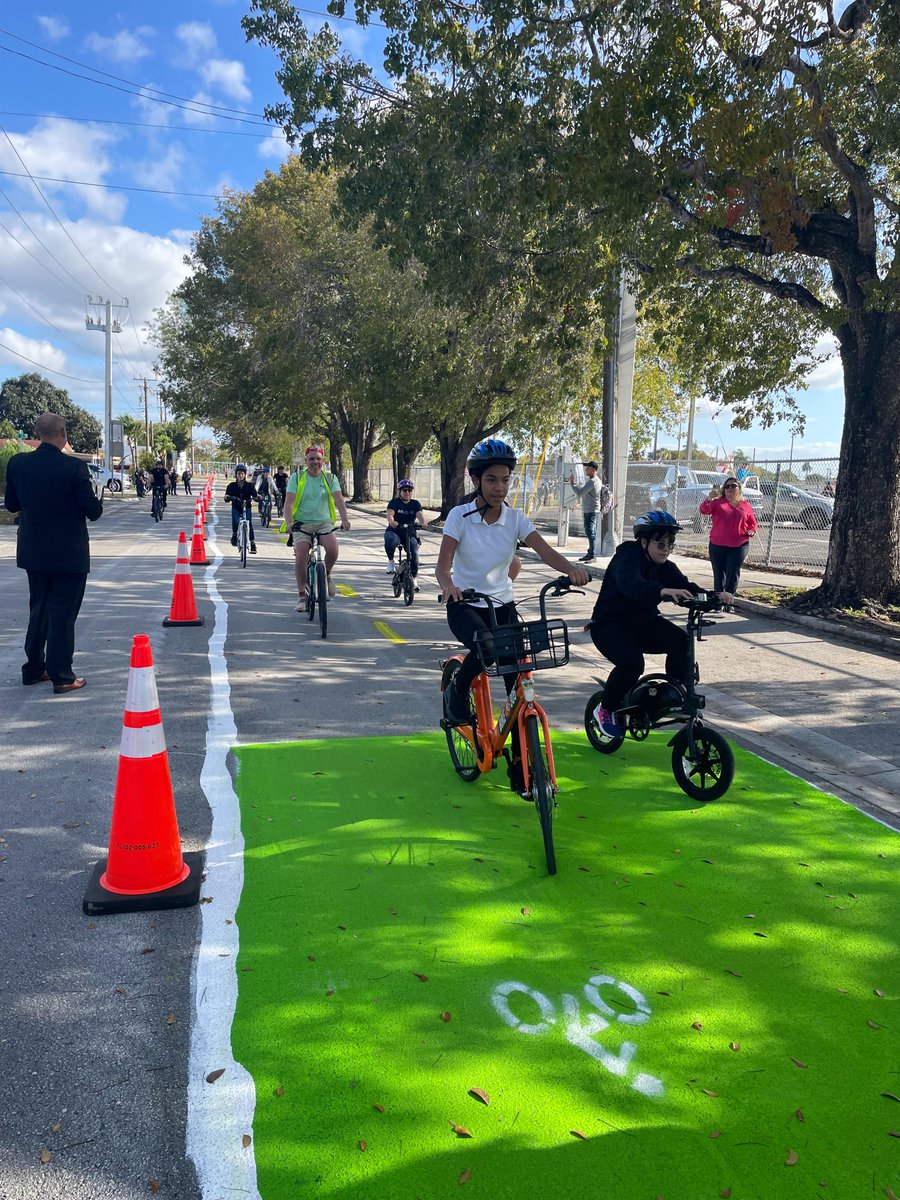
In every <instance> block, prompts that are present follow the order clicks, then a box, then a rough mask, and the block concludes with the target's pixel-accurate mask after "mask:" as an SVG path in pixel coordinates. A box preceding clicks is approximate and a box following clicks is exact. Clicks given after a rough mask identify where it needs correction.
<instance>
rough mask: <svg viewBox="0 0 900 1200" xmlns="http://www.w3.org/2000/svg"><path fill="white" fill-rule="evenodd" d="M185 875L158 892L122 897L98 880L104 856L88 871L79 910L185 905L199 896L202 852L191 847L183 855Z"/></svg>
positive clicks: (94, 913) (120, 910) (89, 913)
mask: <svg viewBox="0 0 900 1200" xmlns="http://www.w3.org/2000/svg"><path fill="white" fill-rule="evenodd" d="M183 857H184V861H185V865H186V866H187V867H189V868H190V871H189V874H188V875H186V876H185V878H184V879H183V880H182V881H181V883H176V885H175V886H174V887H170V888H166V889H165V890H164V891H162V892H142V893H141V895H139V896H123V895H122V894H121V892H110V891H108V890H107V889H106V888H105V887H103V885H102V884H101V883H100V876H101V875H102V874H103V872H104V871H105V870H106V859H105V858H104V859H101V861H100V862H98V863H97V865H96V866H95V867H94V870H93V871H92V873H91V878H90V882H89V883H88V885H87V888H86V889H85V893H84V899H83V900H82V902H81V911H82V912H84V913H86V914H87V916H89V917H96V916H103V915H105V914H106V913H126V912H152V911H153V910H154V909H160V908H189V907H190V906H191V905H192V904H196V903H197V902H198V901H199V899H200V876H201V875H202V873H203V851H202V850H192V851H189V852H188V853H187V854H185V855H184V856H183Z"/></svg>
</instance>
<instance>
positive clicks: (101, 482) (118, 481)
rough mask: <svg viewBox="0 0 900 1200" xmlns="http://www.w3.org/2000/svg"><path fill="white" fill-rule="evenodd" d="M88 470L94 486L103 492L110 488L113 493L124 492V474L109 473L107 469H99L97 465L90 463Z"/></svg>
mask: <svg viewBox="0 0 900 1200" xmlns="http://www.w3.org/2000/svg"><path fill="white" fill-rule="evenodd" d="M88 470H89V471H90V473H91V479H92V480H93V481H94V484H95V485H96V486H97V487H98V488H99V489H100V490H101V491H102V489H103V488H108V489H109V491H111V492H121V491H122V472H121V471H119V472H116V471H107V469H106V467H98V466H97V464H96V463H88Z"/></svg>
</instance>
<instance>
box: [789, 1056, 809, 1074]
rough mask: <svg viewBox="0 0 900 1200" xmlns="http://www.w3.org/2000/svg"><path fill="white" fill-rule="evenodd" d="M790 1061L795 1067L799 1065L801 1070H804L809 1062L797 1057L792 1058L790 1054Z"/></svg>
mask: <svg viewBox="0 0 900 1200" xmlns="http://www.w3.org/2000/svg"><path fill="white" fill-rule="evenodd" d="M791 1062H792V1063H793V1064H794V1066H795V1067H799V1068H800V1070H801V1071H805V1070H806V1068H807V1067H808V1066H809V1063H805V1062H801V1061H800V1059H799V1058H794V1057H793V1056H791Z"/></svg>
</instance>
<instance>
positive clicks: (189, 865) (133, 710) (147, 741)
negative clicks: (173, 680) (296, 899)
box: [81, 633, 203, 914]
mask: <svg viewBox="0 0 900 1200" xmlns="http://www.w3.org/2000/svg"><path fill="white" fill-rule="evenodd" d="M202 865H203V854H202V853H201V852H199V851H197V852H193V853H190V854H185V855H182V853H181V841H180V839H179V837H178V818H177V817H176V815H175V799H174V797H173V795H172V779H171V776H170V775H169V755H168V753H167V751H166V738H165V733H164V732H163V725H162V716H161V714H160V711H159V698H158V696H157V694H156V679H155V677H154V674H153V652H152V651H151V649H150V639H149V637H147V635H146V634H143V633H142V634H137V635H136V636H135V638H134V642H133V643H132V647H131V671H130V672H129V675H128V693H127V696H126V699H125V716H124V718H123V722H122V743H121V746H120V749H119V770H118V774H117V775H116V791H115V796H114V798H113V813H112V828H111V829H110V834H109V853H108V855H107V858H106V859H105V860H103V861H101V862H99V863H97V865H96V866H95V867H94V872H93V874H92V876H91V879H90V882H89V883H88V886H87V890H86V891H85V894H84V900H83V901H82V905H81V907H82V909H83V911H84V912H86V913H89V914H97V913H110V912H140V911H143V910H145V909H156V908H184V907H187V906H188V905H190V904H196V903H197V901H198V900H199V898H200V873H201V869H202Z"/></svg>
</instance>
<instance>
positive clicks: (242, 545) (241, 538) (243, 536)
mask: <svg viewBox="0 0 900 1200" xmlns="http://www.w3.org/2000/svg"><path fill="white" fill-rule="evenodd" d="M238 552H239V554H240V556H241V566H242V567H244V568H246V566H247V527H246V525H243V524H242V525H241V526H240V527H239V528H238Z"/></svg>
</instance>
